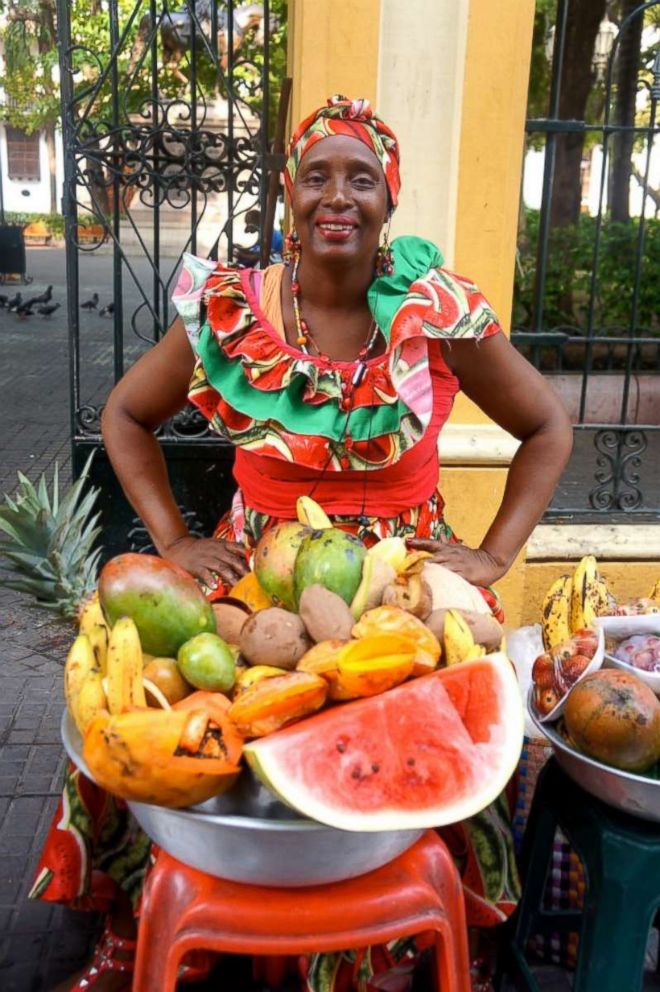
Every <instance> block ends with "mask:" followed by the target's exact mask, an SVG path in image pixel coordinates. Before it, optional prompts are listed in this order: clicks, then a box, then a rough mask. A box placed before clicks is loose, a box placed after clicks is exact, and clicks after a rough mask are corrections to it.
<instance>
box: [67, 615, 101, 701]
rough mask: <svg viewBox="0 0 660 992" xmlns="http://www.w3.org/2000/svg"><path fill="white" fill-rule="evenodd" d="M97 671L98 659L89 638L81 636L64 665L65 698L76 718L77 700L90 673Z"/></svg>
mask: <svg viewBox="0 0 660 992" xmlns="http://www.w3.org/2000/svg"><path fill="white" fill-rule="evenodd" d="M96 669H97V664H96V658H95V657H94V651H93V649H92V645H91V642H90V640H89V637H87V635H86V634H79V635H78V637H76V639H75V641H74V642H73V644H72V645H71V647H70V648H69V653H68V655H67V657H66V664H65V665H64V697H65V699H66V703H67V706H68V707H69V709H70V710H71V713H72V714H74V716H75V711H76V700H77V698H78V696H79V695H80V690H81V689H82V687H83V685H84V683H85V679H86V678H87V676H88V675H89V674H90V672H93V671H95V670H96Z"/></svg>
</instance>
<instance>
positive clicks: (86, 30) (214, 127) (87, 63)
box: [57, 0, 286, 554]
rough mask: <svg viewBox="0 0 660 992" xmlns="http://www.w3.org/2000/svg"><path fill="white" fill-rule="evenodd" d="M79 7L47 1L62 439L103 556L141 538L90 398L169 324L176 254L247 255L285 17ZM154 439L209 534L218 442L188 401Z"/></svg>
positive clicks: (98, 399)
mask: <svg viewBox="0 0 660 992" xmlns="http://www.w3.org/2000/svg"><path fill="white" fill-rule="evenodd" d="M272 8H276V9H275V11H273V9H272ZM89 9H90V8H89V2H87V3H86V11H87V16H86V17H85V18H83V17H82V14H81V12H80V11H79V10H78V8H77V4H76V2H75V0H73V2H70V0H58V5H57V12H58V33H59V56H60V73H61V89H62V118H63V140H64V149H65V168H64V174H65V185H64V202H63V213H64V216H65V219H66V263H67V281H68V287H69V297H68V318H69V335H70V342H69V344H70V383H71V391H70V392H71V437H72V445H73V471H74V474H76V475H77V474H78V473H79V472H80V470H81V468H82V465H83V464H84V462H85V461H86V459H87V457H88V455H89V453H90V451H91V450H94V449H98V451H97V454H96V457H95V458H94V463H93V467H92V480H93V481H94V482H95V483H96V484H99V485H100V486H101V501H102V507H101V509H102V514H103V518H102V522H103V526H104V534H103V544H104V548H105V551H106V553H108V554H112V553H116V552H117V551H118V550H126V549H127V547H132V548H134V549H144V548H146V547H148V546H149V543H150V542H149V538H148V535H147V534H146V531H145V530H144V529H143V528H142V526H141V524H140V522H139V520H138V519H137V518H136V517H135V515H134V513H133V511H132V509H131V508H130V507H129V506H128V504H127V502H126V500H125V498H124V496H123V494H122V492H121V489H120V487H119V485H118V484H117V482H116V479H115V477H114V473H113V472H112V469H111V467H110V465H109V462H108V460H107V458H106V456H105V453H104V451H103V448H102V440H101V433H100V415H101V411H102V408H103V403H104V401H105V398H106V397H107V394H108V392H109V391H110V389H111V387H112V385H113V383H114V382H116V381H117V380H118V379H119V378H120V377H121V376H122V374H123V372H124V369H125V367H126V366H127V365H128V364H130V363H131V362H132V361H134V360H135V359H136V358H137V357H138V356H139V355H140V354H141V353H142V352H143V351H144V350H146V349H148V348H150V347H151V346H152V345H153V344H154V343H155V342H156V341H158V340H159V339H160V337H161V336H162V335H163V334H164V332H165V331H166V329H167V327H168V325H169V323H170V321H171V320H172V319H173V316H174V314H173V311H172V307H171V304H170V296H171V293H172V289H173V287H174V285H175V283H176V278H177V275H178V271H179V266H180V261H181V255H182V252H183V251H190V252H193V253H197V254H200V255H205V256H210V257H212V258H219V259H221V260H229V261H234V260H235V259H236V256H237V254H241V255H242V258H243V260H244V261H247V262H249V261H251V260H252V258H253V257H254V255H256V254H257V253H258V252H259V246H260V245H261V243H262V238H261V234H262V228H263V225H264V217H265V214H266V198H267V187H268V169H267V168H265V165H266V166H267V165H268V164H269V162H268V143H269V114H270V98H271V85H270V79H271V66H270V60H271V51H272V46H273V45H276V46H279V54H280V56H281V52H282V50H283V47H284V32H285V30H286V25H285V23H283V17H282V15H281V13H280V12H281V11H284V9H285V5H284V2H281V3H280V4H279V5H277V3H276V0H274V3H273V4H272V5H271V4H269V2H268V0H263V3H260V4H245V3H243V4H237V3H233V2H232V0H225V2H223V0H219V2H217V3H216V2H215V0H182V2H181V5H180V6H179V7H177V8H176V9H173V8H171V7H170V6H169V4H168V2H167V0H97V2H96V4H95V5H94V4H93V5H92V15H91V18H90V17H89ZM278 14H279V15H280V16H278ZM90 21H92V22H93V23H89V22H90ZM92 39H93V40H92ZM280 61H281V62H282V59H280ZM270 164H271V165H272V163H270ZM159 437H160V441H161V444H162V448H163V451H164V454H165V457H166V459H167V462H168V468H169V473H170V478H171V481H172V487H173V491H174V494H175V497H176V499H177V502H178V503H179V505H180V506H181V507H182V508H185V509H182V512H184V516H185V518H186V520H187V522H188V524H189V526H190V528H191V531H192V532H193V533H210V532H211V530H212V528H213V525H214V523H215V522H216V521H217V519H218V517H219V515H220V513H221V512H222V511H223V510H224V509H225V508H226V507H227V506H228V503H229V500H230V498H231V494H232V488H233V483H232V480H231V467H232V462H233V456H232V452H231V449H230V447H229V446H227V445H223V444H222V443H221V442H220V441H219V440H218V438H217V436H212V435H211V434H210V432H209V430H208V426H207V422H206V421H205V420H203V418H202V417H201V416H200V415H199V414H198V413H197V412H196V411H195V410H194V409H193V408H192V407H187V408H186V409H184V410H183V411H182V412H181V413H180V414H179V415H178V416H177V417H175V418H174V419H173V420H171V421H170V422H168V423H166V424H165V425H163V427H162V428H161V429H160V431H159Z"/></svg>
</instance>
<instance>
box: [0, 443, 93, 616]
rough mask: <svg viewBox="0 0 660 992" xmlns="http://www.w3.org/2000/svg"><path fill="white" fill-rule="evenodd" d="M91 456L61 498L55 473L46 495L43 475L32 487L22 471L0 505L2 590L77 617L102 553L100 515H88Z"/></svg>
mask: <svg viewBox="0 0 660 992" xmlns="http://www.w3.org/2000/svg"><path fill="white" fill-rule="evenodd" d="M92 458H93V453H92V455H90V457H89V458H88V459H87V462H86V464H85V467H84V469H83V470H82V473H81V474H80V477H79V478H78V479H77V480H76V481H75V482H74V483H73V484H72V485H71V486H70V487H69V488H68V489H67V490H66V492H65V493H64V494H63V495H61V496H60V491H59V490H60V485H59V469H58V466H57V463H56V464H55V470H54V472H53V483H52V489H51V492H50V494H49V492H48V485H47V483H46V475H45V473H44V474H42V476H41V478H40V479H39V482H38V483H37V485H36V487H35V486H34V485H33V484H32V483H31V482H30V480H29V479H28V478H26V476H24V475H23V473H22V472H19V473H18V482H19V485H18V489H17V491H16V494H15V495H14V497H13V498H11V497H10V496H7V495H6V494H5V496H4V499H5V505H4V506H2V505H0V532H2V534H0V565H2V566H3V567H2V570H1V571H0V586H5V587H7V588H9V589H16V590H18V591H19V592H24V593H27V594H28V595H31V596H34V598H35V599H36V602H37V604H38V605H39V606H43V607H45V608H46V609H49V610H55V611H57V612H58V613H60V615H61V616H63V617H68V618H74V617H76V616H77V614H78V612H79V610H80V608H81V606H82V604H84V602H85V600H86V599H88V598H89V597H90V596H91V595H92V593H93V592H94V589H95V586H96V577H97V573H98V565H99V558H100V556H101V549H100V548H97V549H93V545H94V542H95V540H96V538H97V537H98V535H99V534H100V532H101V528H100V527H98V526H97V524H98V520H99V517H100V513H96V514H94V515H93V516H92V510H93V508H94V504H95V503H96V500H97V498H98V495H99V489H95V488H93V487H90V488H88V490H87V492H83V490H84V489H85V485H86V483H87V481H88V476H89V469H90V465H91V462H92Z"/></svg>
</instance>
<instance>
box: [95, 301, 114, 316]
mask: <svg viewBox="0 0 660 992" xmlns="http://www.w3.org/2000/svg"><path fill="white" fill-rule="evenodd" d="M114 312H115V305H114V303H108V305H107V307H101V309H100V310H99V317H110V316H112V314H113V313H114Z"/></svg>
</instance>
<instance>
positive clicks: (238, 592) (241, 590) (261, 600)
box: [229, 572, 273, 613]
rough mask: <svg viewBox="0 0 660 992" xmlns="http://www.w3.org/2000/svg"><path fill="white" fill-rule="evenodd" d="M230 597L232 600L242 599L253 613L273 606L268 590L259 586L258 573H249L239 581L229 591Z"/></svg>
mask: <svg viewBox="0 0 660 992" xmlns="http://www.w3.org/2000/svg"><path fill="white" fill-rule="evenodd" d="M229 595H230V596H231V597H232V599H240V600H241V602H242V603H245V605H246V606H249V607H250V609H251V610H252V612H253V613H256V612H257V610H265V609H266V608H267V607H269V606H272V605H273V601H272V599H271V598H270V596H269V595H268V593H267V592H266V590H265V589H262V587H261V586H260V585H259V579H258V578H257V575H256V572H248V573H247V575H244V576H243V578H242V579H239V580H238V582H237V583H236V585H235V586H232V588H231V589H230V590H229Z"/></svg>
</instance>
